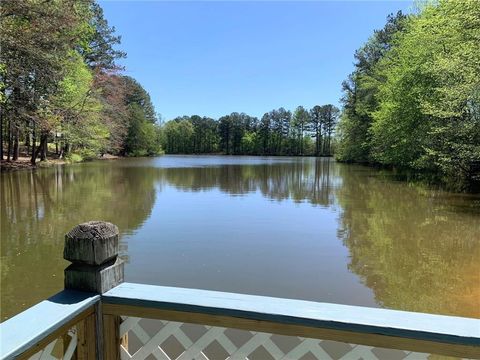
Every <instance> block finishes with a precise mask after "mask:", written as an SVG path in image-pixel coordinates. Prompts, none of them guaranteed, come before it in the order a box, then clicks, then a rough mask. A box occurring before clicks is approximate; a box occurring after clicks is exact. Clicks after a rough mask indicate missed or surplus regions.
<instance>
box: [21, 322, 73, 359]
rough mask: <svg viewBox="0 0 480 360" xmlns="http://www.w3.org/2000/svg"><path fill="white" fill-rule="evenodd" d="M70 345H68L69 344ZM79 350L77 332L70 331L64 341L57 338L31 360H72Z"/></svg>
mask: <svg viewBox="0 0 480 360" xmlns="http://www.w3.org/2000/svg"><path fill="white" fill-rule="evenodd" d="M67 343H68V344H67ZM76 348H77V330H76V328H73V329H70V330H69V331H68V332H67V334H66V336H65V337H64V338H62V339H60V338H57V339H55V340H53V341H52V342H51V343H50V344H48V345H47V346H45V347H44V348H43V349H42V350H40V351H39V352H37V353H35V354H34V355H32V356H31V357H30V358H29V360H71V359H72V357H73V355H74V354H75V350H76Z"/></svg>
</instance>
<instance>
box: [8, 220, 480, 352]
mask: <svg viewBox="0 0 480 360" xmlns="http://www.w3.org/2000/svg"><path fill="white" fill-rule="evenodd" d="M82 226H83V227H82ZM79 227H80V228H79ZM79 227H77V228H75V229H74V230H72V232H70V233H69V234H67V236H66V247H65V258H67V259H68V260H71V261H73V264H72V265H70V266H69V267H68V268H67V269H66V272H65V279H66V287H67V289H66V290H64V291H63V292H61V293H59V294H57V295H55V296H53V297H52V298H50V299H48V300H45V301H43V302H41V303H39V304H37V305H35V306H33V307H32V308H30V309H28V310H26V311H24V312H22V313H20V314H19V315H17V316H15V317H13V318H11V319H9V320H7V321H5V322H4V323H2V324H0V345H1V347H0V356H1V359H14V358H22V359H23V358H33V359H57V358H65V359H71V358H75V359H120V358H121V359H147V358H148V359H205V360H207V359H209V360H212V359H226V358H229V359H247V358H248V359H252V360H255V359H310V358H313V359H345V360H346V359H393V358H399V359H402V358H403V359H428V356H429V354H430V353H432V354H439V355H447V356H456V357H461V358H475V359H480V320H478V319H470V318H461V317H452V316H441V315H432V314H423V313H413V312H405V311H395V310H386V309H376V308H366V307H359V306H347V305H338V304H328V303H318V302H310V301H301V300H291V299H281V298H272V297H264V296H253V295H244V294H233V293H224V292H216V291H206V290H198V289H184V288H172V287H163V286H153V285H144V284H132V283H124V282H123V264H122V263H121V261H119V259H118V258H117V254H118V229H116V227H115V226H113V225H111V224H108V226H105V225H104V223H99V222H95V223H87V224H82V225H80V226H79ZM394 349H396V350H394Z"/></svg>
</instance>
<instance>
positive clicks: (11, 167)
mask: <svg viewBox="0 0 480 360" xmlns="http://www.w3.org/2000/svg"><path fill="white" fill-rule="evenodd" d="M122 158H123V157H122V156H117V155H111V154H104V155H102V156H99V157H97V158H95V159H93V160H115V159H122ZM71 163H72V162H69V161H68V160H66V159H58V158H56V157H48V158H47V160H44V161H37V163H36V164H35V165H33V164H32V163H31V162H30V157H26V156H19V157H18V159H17V160H15V161H14V160H10V161H7V160H5V159H3V160H1V161H0V170H1V171H17V170H34V169H38V168H45V167H50V166H55V165H64V164H71Z"/></svg>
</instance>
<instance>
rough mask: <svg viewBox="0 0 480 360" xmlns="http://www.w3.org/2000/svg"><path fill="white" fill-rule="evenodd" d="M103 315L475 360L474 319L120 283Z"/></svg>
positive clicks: (479, 351)
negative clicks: (166, 321) (183, 323)
mask: <svg viewBox="0 0 480 360" xmlns="http://www.w3.org/2000/svg"><path fill="white" fill-rule="evenodd" d="M102 304H103V305H102V308H103V312H104V314H109V315H118V316H120V315H122V316H134V317H140V318H153V319H162V320H170V321H177V322H185V323H195V324H203V325H211V326H221V327H227V328H238V329H244V330H250V331H261V332H267V333H276V334H282V335H289V336H299V337H308V338H317V339H323V340H334V341H341V342H346V343H354V344H362V345H370V346H377V347H383V348H391V349H401V350H410V351H416V352H425V353H434V354H440V355H449V356H459V357H469V358H479V357H480V320H478V319H470V318H462V317H453V316H443V315H434V314H425V313H414V312H407V311H397V310H387V309H378V308H367V307H361V306H350V305H339V304H329V303H318V302H311V301H302V300H292V299H283V298H272V297H265V296H255V295H244V294H234V293H225V292H218V291H207V290H198V289H185V288H174V287H164V286H154V285H144V284H133V283H123V284H120V285H119V286H117V287H115V288H113V289H112V290H110V291H108V292H106V293H105V294H103V295H102Z"/></svg>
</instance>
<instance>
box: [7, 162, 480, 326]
mask: <svg viewBox="0 0 480 360" xmlns="http://www.w3.org/2000/svg"><path fill="white" fill-rule="evenodd" d="M0 179H1V185H0V190H1V199H0V200H1V267H0V270H1V317H2V320H3V319H5V318H8V317H10V316H12V315H14V314H16V313H18V312H20V311H22V310H23V309H25V308H27V307H29V306H31V305H33V304H35V303H37V302H38V301H40V300H43V299H45V298H46V297H48V296H50V295H52V294H54V293H55V292H57V291H59V290H61V289H62V287H63V269H64V268H65V267H66V266H67V265H68V263H67V262H66V261H64V260H62V251H63V236H64V234H65V233H66V232H67V231H69V230H70V229H71V228H72V227H73V226H75V225H76V224H78V223H81V222H84V221H88V220H106V221H110V222H113V223H115V224H117V225H118V227H119V229H120V231H121V234H122V236H121V247H122V254H123V257H124V258H125V259H126V261H127V264H126V280H127V281H131V282H140V283H149V284H159V285H170V286H181V287H194V288H205V289H212V290H222V291H232V292H240V293H249V294H261V295H269V296H279V297H287V298H297V299H307V300H314V301H324V302H336V303H342V304H354V305H363V306H373V307H386V308H393V309H402V310H412V311H422V312H431V313H440V314H453V315H459V316H471V317H480V269H479V264H480V197H479V196H475V195H464V194H451V193H447V192H442V191H440V190H426V189H425V188H420V187H418V186H412V185H408V184H407V183H405V182H401V181H395V179H394V177H393V176H392V174H390V173H386V172H379V171H378V170H374V169H370V168H366V167H361V166H355V165H343V164H338V163H335V162H334V161H332V160H330V159H319V158H317V159H315V158H266V157H221V156H163V157H158V158H144V159H138V158H137V159H125V160H117V161H98V162H92V163H85V164H78V165H71V166H64V167H56V168H50V169H42V170H37V171H21V172H11V173H3V174H1V175H0Z"/></svg>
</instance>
